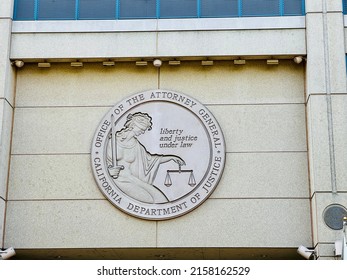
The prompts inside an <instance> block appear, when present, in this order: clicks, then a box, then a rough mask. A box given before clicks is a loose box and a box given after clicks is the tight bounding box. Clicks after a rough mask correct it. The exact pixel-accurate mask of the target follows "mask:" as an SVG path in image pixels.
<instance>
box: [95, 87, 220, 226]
mask: <svg viewBox="0 0 347 280" xmlns="http://www.w3.org/2000/svg"><path fill="white" fill-rule="evenodd" d="M91 161H92V169H93V173H94V176H95V180H96V182H97V184H98V186H99V188H100V190H101V192H102V193H103V194H104V196H105V197H106V198H107V199H108V200H109V201H110V202H111V203H112V204H113V205H115V206H116V207H118V208H119V209H120V210H122V211H124V212H126V213H128V214H130V215H133V216H135V217H138V218H142V219H148V220H165V219H171V218H175V217H178V216H181V215H184V214H186V213H187V212H189V211H191V210H193V209H195V208H196V207H198V206H199V205H201V204H202V203H203V202H204V201H205V200H206V199H207V198H208V197H209V196H210V195H211V193H212V192H213V190H214V189H215V188H216V186H217V184H218V182H219V180H220V178H221V176H222V173H223V169H224V164H225V143H224V137H223V133H222V131H221V129H220V126H219V125H218V123H217V121H216V119H215V118H214V117H213V115H212V114H211V112H210V111H209V110H208V109H207V108H206V107H205V106H203V105H202V104H201V103H199V102H198V101H197V100H195V99H193V98H191V97H189V96H187V95H185V94H182V93H177V92H173V91H168V90H151V91H146V92H142V93H138V94H135V95H133V96H130V97H128V98H126V99H124V100H123V101H121V102H119V103H118V104H116V105H115V106H114V107H113V108H112V109H111V110H110V111H109V112H108V113H107V114H106V115H105V116H104V118H103V119H102V120H101V122H100V124H99V126H98V128H97V130H96V133H95V136H94V138H93V143H92V151H91Z"/></svg>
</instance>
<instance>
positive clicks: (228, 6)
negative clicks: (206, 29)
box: [201, 0, 239, 17]
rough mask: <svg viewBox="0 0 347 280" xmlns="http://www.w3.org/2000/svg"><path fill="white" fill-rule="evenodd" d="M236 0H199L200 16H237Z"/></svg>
mask: <svg viewBox="0 0 347 280" xmlns="http://www.w3.org/2000/svg"><path fill="white" fill-rule="evenodd" d="M238 2H239V1H238V0H201V16H202V17H233V16H238V14H239V9H238Z"/></svg>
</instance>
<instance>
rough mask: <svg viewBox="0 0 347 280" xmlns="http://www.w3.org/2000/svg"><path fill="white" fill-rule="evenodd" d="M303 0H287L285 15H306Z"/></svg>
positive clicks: (285, 2) (284, 8) (284, 9)
mask: <svg viewBox="0 0 347 280" xmlns="http://www.w3.org/2000/svg"><path fill="white" fill-rule="evenodd" d="M302 9H303V5H302V0H285V1H284V7H283V13H284V15H302V14H303V13H304V11H303V10H302Z"/></svg>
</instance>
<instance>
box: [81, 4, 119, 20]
mask: <svg viewBox="0 0 347 280" xmlns="http://www.w3.org/2000/svg"><path fill="white" fill-rule="evenodd" d="M78 18H79V19H114V18H116V1H115V0H79V9H78Z"/></svg>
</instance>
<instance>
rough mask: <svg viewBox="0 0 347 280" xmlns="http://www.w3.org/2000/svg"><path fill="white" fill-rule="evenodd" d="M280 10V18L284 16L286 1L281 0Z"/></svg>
mask: <svg viewBox="0 0 347 280" xmlns="http://www.w3.org/2000/svg"><path fill="white" fill-rule="evenodd" d="M279 1H280V3H279V10H280V16H283V15H284V0H279Z"/></svg>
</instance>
